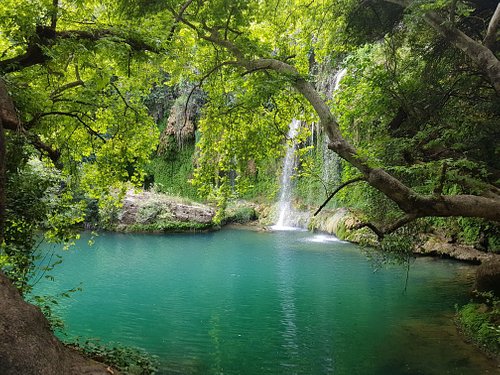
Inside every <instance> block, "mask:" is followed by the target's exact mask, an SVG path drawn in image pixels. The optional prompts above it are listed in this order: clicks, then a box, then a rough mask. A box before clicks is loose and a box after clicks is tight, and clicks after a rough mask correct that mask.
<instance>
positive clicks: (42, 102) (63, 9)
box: [0, 0, 161, 285]
mask: <svg viewBox="0 0 500 375" xmlns="http://www.w3.org/2000/svg"><path fill="white" fill-rule="evenodd" d="M153 35H154V29H153V28H152V27H151V24H148V22H146V21H144V20H132V19H127V18H126V17H125V15H124V14H123V12H121V9H120V8H119V7H117V6H115V4H114V3H113V2H106V1H105V2H102V1H85V2H76V3H75V2H71V1H58V0H54V1H51V2H48V1H45V0H39V1H34V2H33V1H21V2H19V1H10V0H8V1H4V2H2V4H1V5H0V36H1V38H0V50H1V52H0V115H1V116H0V214H1V215H0V216H1V219H0V244H1V246H2V248H1V252H0V258H1V259H2V265H3V268H4V267H7V269H10V270H15V269H17V268H16V265H15V263H16V262H17V263H19V262H18V261H19V258H18V257H17V256H18V255H19V254H21V255H22V256H21V258H22V259H24V260H26V259H32V258H31V251H32V246H33V242H32V239H33V234H34V233H35V232H36V230H38V229H40V228H44V229H49V231H48V232H45V233H46V237H49V239H52V240H57V241H62V240H67V239H68V238H71V236H74V235H75V234H74V232H72V231H70V230H69V229H71V227H73V226H74V225H75V224H78V223H79V222H81V221H82V220H83V215H84V210H83V206H82V205H80V203H79V201H78V200H77V199H76V195H81V194H85V195H86V196H87V197H90V198H98V199H100V200H101V201H106V200H109V199H111V195H110V193H112V192H113V189H114V190H115V191H120V190H122V189H123V186H124V184H123V183H124V182H127V181H131V182H132V183H135V184H137V183H139V182H140V180H141V178H142V175H143V167H144V165H145V163H146V162H147V160H148V158H149V155H150V154H151V152H152V151H154V149H155V147H156V142H157V137H158V134H157V128H156V126H155V124H154V122H153V120H152V119H151V117H150V116H149V115H148V112H147V108H146V106H145V105H144V101H143V99H144V98H145V96H146V95H147V94H148V92H149V90H150V88H151V86H152V82H153V81H154V80H155V79H157V77H158V73H159V69H158V68H156V67H155V68H151V66H152V65H155V64H156V63H157V61H156V60H155V59H156V58H157V52H159V51H160V49H161V46H160V45H159V44H158V42H157V41H155V40H154V39H153V38H152V37H153ZM9 145H10V146H11V147H9ZM21 155H24V156H23V157H20V156H21ZM18 156H19V157H18ZM33 158H40V159H41V160H42V163H43V167H41V168H42V169H44V170H47V171H49V170H54V169H57V170H58V171H54V172H49V174H52V175H54V176H55V175H57V178H56V179H53V178H50V179H49V180H50V181H49V180H44V179H43V178H42V177H41V176H38V177H40V178H38V177H37V174H36V173H35V174H33V173H31V172H30V170H32V167H31V166H30V165H29V163H28V164H27V162H28V161H29V160H30V159H33ZM9 161H12V163H11V164H10V166H9ZM14 161H16V163H17V164H15V163H14ZM20 176H21V177H22V176H32V177H30V178H31V182H30V184H25V185H24V186H26V189H27V190H26V191H25V192H26V194H24V195H21V194H15V193H16V191H17V190H19V189H17V190H16V188H18V185H19V184H21V182H20V181H21V180H22V179H21V180H20V179H19V177H20ZM23 178H24V177H23ZM14 185H15V186H14ZM42 187H43V188H42ZM40 189H41V190H40ZM30 192H38V193H37V194H36V195H33V194H31V193H30ZM33 196H36V197H37V198H36V200H35V201H31V202H28V201H27V200H29V199H30V197H33ZM23 199H24V201H23ZM21 201H22V202H21ZM37 202H40V203H43V204H42V205H38V204H37ZM30 204H31V206H30ZM33 207H38V208H40V209H39V210H38V211H36V213H35V211H34V210H32V208H33ZM22 209H24V211H21V210H22ZM34 215H36V216H34ZM28 233H31V234H29V235H28ZM26 235H28V237H29V240H26V237H25V236H26ZM68 236H69V237H68ZM23 238H24V239H25V240H22V239H23ZM5 257H6V258H5ZM16 257H17V258H16ZM16 259H17V260H16ZM21 263H22V266H21V268H24V269H25V271H26V272H22V273H21V274H22V275H23V277H22V278H23V281H22V284H23V285H25V283H26V279H27V274H28V272H27V270H26V268H28V269H29V267H31V266H32V264H33V262H32V261H31V262H29V261H28V262H27V263H26V262H24V261H22V262H21ZM18 265H20V264H18ZM17 270H18V269H17ZM18 271H19V270H18ZM14 273H15V272H14Z"/></svg>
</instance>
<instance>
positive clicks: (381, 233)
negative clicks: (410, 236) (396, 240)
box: [352, 214, 418, 241]
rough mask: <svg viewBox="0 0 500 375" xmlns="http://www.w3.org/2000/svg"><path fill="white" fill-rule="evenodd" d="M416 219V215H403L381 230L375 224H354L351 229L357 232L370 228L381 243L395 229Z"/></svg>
mask: <svg viewBox="0 0 500 375" xmlns="http://www.w3.org/2000/svg"><path fill="white" fill-rule="evenodd" d="M417 218H418V216H417V215H412V214H409V215H404V216H402V217H400V218H399V219H398V220H396V221H395V222H394V223H392V224H390V225H388V226H386V227H384V228H382V229H379V228H378V227H377V226H376V225H375V224H373V223H370V222H367V223H359V224H356V225H354V226H353V227H352V229H355V230H358V229H361V228H370V229H371V230H372V231H373V233H375V234H376V235H377V237H378V240H379V241H381V240H382V239H383V238H384V237H385V236H387V235H388V234H391V233H393V232H394V231H396V230H397V229H399V228H401V227H403V226H405V225H406V224H408V223H411V222H412V221H414V220H415V219H417Z"/></svg>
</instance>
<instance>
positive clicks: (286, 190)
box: [272, 119, 300, 230]
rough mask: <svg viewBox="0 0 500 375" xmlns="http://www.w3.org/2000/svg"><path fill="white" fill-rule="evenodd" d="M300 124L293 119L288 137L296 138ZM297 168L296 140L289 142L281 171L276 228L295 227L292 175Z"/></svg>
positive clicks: (274, 227)
mask: <svg viewBox="0 0 500 375" xmlns="http://www.w3.org/2000/svg"><path fill="white" fill-rule="evenodd" d="M299 126H300V121H299V120H295V119H294V120H292V122H291V123H290V128H289V130H288V138H289V139H292V140H293V139H294V138H295V136H296V135H297V130H298V128H299ZM294 169H295V140H294V141H293V142H292V143H288V145H287V149H286V154H285V159H284V161H283V171H282V172H281V187H280V189H281V190H280V199H279V203H278V204H279V206H278V207H279V210H278V212H279V216H278V221H277V222H276V225H273V226H272V229H274V230H287V229H288V230H290V229H293V226H292V224H293V222H292V221H291V220H290V219H291V218H292V217H293V214H294V212H293V208H292V193H293V184H292V176H293V172H294Z"/></svg>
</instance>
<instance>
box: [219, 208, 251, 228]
mask: <svg viewBox="0 0 500 375" xmlns="http://www.w3.org/2000/svg"><path fill="white" fill-rule="evenodd" d="M256 219H257V213H256V212H255V209H254V208H253V207H248V206H237V207H231V208H228V209H227V210H226V213H225V217H224V218H223V219H222V223H223V224H229V223H239V224H245V223H248V222H250V221H254V220H256Z"/></svg>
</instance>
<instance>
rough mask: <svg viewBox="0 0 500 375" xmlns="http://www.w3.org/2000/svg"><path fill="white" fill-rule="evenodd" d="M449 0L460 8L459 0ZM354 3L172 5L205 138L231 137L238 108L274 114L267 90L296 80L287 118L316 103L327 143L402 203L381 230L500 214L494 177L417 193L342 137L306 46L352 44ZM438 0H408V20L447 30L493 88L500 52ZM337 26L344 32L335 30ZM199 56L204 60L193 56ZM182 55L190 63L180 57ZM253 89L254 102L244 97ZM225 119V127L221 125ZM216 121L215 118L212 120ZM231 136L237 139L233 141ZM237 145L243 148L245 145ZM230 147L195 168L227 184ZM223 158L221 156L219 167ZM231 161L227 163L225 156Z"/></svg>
mask: <svg viewBox="0 0 500 375" xmlns="http://www.w3.org/2000/svg"><path fill="white" fill-rule="evenodd" d="M391 2H392V3H397V4H398V5H404V6H408V4H410V3H409V2H402V1H391ZM452 3H454V4H455V9H457V7H456V5H457V2H452ZM459 3H460V4H459V5H465V4H462V3H461V2H459ZM357 5H358V4H357V2H355V1H342V2H338V3H337V2H325V3H323V2H322V3H315V2H302V1H289V2H286V4H284V3H281V2H276V3H272V2H266V4H260V3H258V2H252V1H241V2H231V3H229V2H226V1H222V0H220V1H206V2H196V1H187V2H184V3H182V4H181V3H178V4H176V5H171V6H170V7H169V10H170V12H171V14H172V17H174V18H175V19H176V20H178V22H179V24H178V25H177V28H178V29H179V31H178V37H177V38H181V37H182V38H183V40H190V41H192V44H193V47H192V50H191V54H190V55H189V59H190V61H191V62H192V63H191V66H193V71H196V70H195V69H197V70H198V71H202V72H203V73H201V74H200V75H201V76H202V77H201V80H202V81H203V82H204V83H205V85H206V86H205V87H206V89H207V91H208V92H209V96H210V97H211V100H210V101H209V108H208V109H207V110H206V117H205V120H204V121H205V122H204V123H202V126H201V129H202V131H203V134H204V136H208V137H210V135H211V133H212V132H215V133H216V134H218V135H217V136H216V138H217V139H216V140H213V141H212V142H211V143H210V147H211V148H215V149H217V148H221V149H224V144H226V143H227V142H232V141H233V139H232V138H231V134H234V133H233V130H232V129H231V128H232V125H233V123H234V121H232V120H228V119H229V118H231V116H233V118H234V117H237V116H238V115H239V114H240V113H241V111H242V108H244V110H246V111H247V113H248V112H251V113H252V112H253V113H258V111H261V112H262V113H260V114H259V117H261V118H263V119H266V118H272V116H274V115H276V113H279V110H278V109H277V108H275V103H273V100H274V99H276V98H281V99H282V98H283V97H284V96H286V95H289V94H290V91H289V90H290V88H294V89H295V91H296V92H298V93H299V94H300V97H295V100H296V101H297V103H300V105H301V106H302V109H301V110H298V106H297V105H295V106H294V107H295V110H291V111H289V113H288V115H289V116H288V118H290V114H293V112H295V114H297V115H299V114H300V112H302V113H306V114H307V115H309V113H308V112H307V111H308V110H310V109H311V108H312V109H313V110H314V112H315V115H316V116H317V117H318V118H319V120H320V122H321V125H322V127H323V128H324V130H325V131H326V132H327V134H328V136H329V139H330V143H329V148H330V149H331V150H332V151H334V152H336V153H337V154H338V155H340V156H341V157H342V158H343V159H344V160H346V161H347V162H349V163H350V164H351V165H352V166H354V167H355V168H356V169H357V170H358V171H359V173H360V174H361V177H362V178H363V179H364V180H365V181H366V182H368V184H369V185H370V186H372V187H373V188H375V189H376V190H378V191H380V192H382V193H383V194H384V195H385V196H386V197H388V198H389V199H390V200H392V201H393V202H395V203H396V205H397V206H398V207H399V209H400V210H401V211H402V215H401V217H400V218H399V219H397V220H396V221H395V222H393V223H390V224H389V225H387V226H386V227H385V228H382V229H378V228H376V227H375V226H374V225H373V224H370V227H371V228H372V229H374V230H375V231H376V232H377V234H378V235H379V236H383V235H384V234H385V233H389V232H391V231H393V230H395V229H397V228H398V227H400V226H401V225H404V224H406V223H408V222H410V221H412V220H415V219H416V218H420V217H428V216H438V217H450V216H463V217H477V218H484V219H488V220H494V221H499V220H500V199H499V196H498V193H497V190H496V188H495V187H494V186H491V185H489V186H487V187H484V188H483V189H481V191H479V192H475V193H472V192H471V193H460V194H453V195H452V194H444V193H443V189H442V186H441V187H439V186H437V187H436V188H435V189H434V190H433V191H432V193H420V192H419V191H417V190H415V189H413V188H412V187H411V185H410V184H409V183H407V182H405V181H404V179H403V178H396V177H395V176H394V174H391V173H389V172H388V171H387V168H390V167H391V166H390V165H386V166H384V165H380V163H379V162H377V158H378V157H377V155H373V154H370V153H367V152H365V151H363V150H360V149H358V148H356V147H355V146H354V144H353V142H352V141H349V140H348V139H347V138H346V136H345V131H343V130H342V129H341V128H340V126H339V123H338V121H337V119H336V117H335V116H334V114H333V112H332V108H330V106H329V104H328V103H327V102H326V101H325V99H324V97H323V96H322V94H321V93H319V92H318V90H316V88H315V87H314V77H312V76H311V75H310V68H311V66H310V60H311V54H312V53H313V54H314V58H315V59H316V60H317V61H318V60H320V59H322V60H324V59H325V57H326V56H327V55H333V56H335V54H337V56H338V51H336V49H338V50H339V51H340V52H345V51H346V50H349V49H352V48H353V46H349V45H347V44H346V43H345V38H346V32H345V26H346V24H345V17H346V14H348V13H349V12H352V11H353V10H355V8H356V6H357ZM444 5H445V6H443V5H442V4H440V5H439V6H438V5H433V4H432V2H429V3H423V4H420V5H419V6H416V5H415V6H412V7H411V8H412V9H414V11H415V12H416V13H417V14H416V16H414V17H413V19H412V20H411V22H414V23H415V22H417V23H418V22H419V20H420V19H424V20H425V21H426V22H427V23H428V24H430V26H431V27H432V28H434V29H435V30H437V31H438V32H439V33H441V34H443V35H444V36H445V37H446V39H447V40H448V41H450V42H451V43H452V45H453V46H456V47H458V48H460V49H461V50H463V51H465V52H466V53H467V58H468V59H469V61H470V62H471V63H472V64H477V66H478V67H479V68H480V69H481V72H482V74H483V75H484V77H485V78H486V79H487V80H488V81H487V82H488V83H487V85H488V86H489V87H490V88H491V89H490V91H491V90H497V78H496V77H497V73H496V69H497V68H496V67H497V65H498V59H497V58H496V56H495V54H494V52H493V51H492V50H491V49H490V48H489V46H490V45H491V42H489V44H482V43H480V42H478V41H475V40H474V39H472V38H470V37H467V36H466V35H465V34H464V33H463V32H460V31H459V30H458V28H457V27H456V26H448V25H447V24H446V23H444V22H443V19H442V16H441V14H446V13H447V12H448V8H447V5H448V3H446V4H444ZM337 6H338V7H337ZM497 9H498V8H497ZM466 15H467V12H465V11H464V12H463V13H462V14H455V15H454V16H453V17H456V18H459V17H460V18H461V19H466ZM497 15H498V10H495V12H494V13H493V15H492V16H491V21H490V22H489V28H488V31H487V35H486V39H487V40H491V39H492V36H491V35H492V34H493V35H495V33H496V24H497V21H496V19H497ZM181 24H182V27H181V26H180V25H181ZM408 27H410V26H408ZM333 35H340V36H339V37H337V38H335V37H333ZM186 38H187V39H186ZM342 39H344V40H342ZM200 60H202V61H203V63H202V64H200V65H197V64H199V63H200ZM207 61H211V62H212V65H211V67H210V68H207V63H206V62H207ZM193 62H194V64H193ZM183 63H184V64H187V62H186V61H183ZM482 84H484V82H483V83H482ZM221 86H222V88H221ZM252 86H253V87H252ZM255 87H257V88H255ZM495 95H497V94H495ZM489 97H490V98H491V97H492V95H491V94H490V95H489ZM251 98H253V102H252V103H253V104H252V105H248V102H249V101H251V100H250V99H251ZM497 98H498V96H493V99H488V100H497ZM274 101H276V100H274ZM222 108H224V109H222ZM224 112H226V113H229V116H221V113H224ZM214 113H217V114H216V115H215V114H214ZM218 118H222V119H218ZM254 121H255V119H254ZM223 122H225V127H224V126H222V125H221V123H223ZM265 122H266V120H259V121H258V122H257V124H256V123H255V122H254V123H253V124H252V126H253V127H254V128H259V129H262V128H265V129H268V127H266V126H265V125H263V123H265ZM209 123H210V124H209ZM216 123H218V124H219V125H215V124H216ZM238 125H239V127H238V130H239V131H243V132H246V128H245V127H244V126H245V125H241V124H239V122H238ZM389 125H390V124H388V125H387V126H389ZM261 127H262V128H261ZM214 129H215V130H214ZM217 129H218V130H217ZM281 129H282V128H281ZM217 132H221V133H217ZM225 137H227V139H225ZM259 140H263V138H262V137H258V136H257V137H255V136H254V135H252V136H251V138H245V144H244V145H243V146H242V148H241V149H240V150H243V149H245V150H248V151H250V153H251V154H252V155H254V153H252V152H251V150H252V147H253V145H254V143H258V142H259ZM232 144H233V147H235V148H236V149H239V147H238V146H237V145H236V146H235V143H232ZM208 148H209V147H207V146H204V144H203V143H202V147H201V153H202V157H203V153H204V152H205V153H209V152H210V151H209V150H208ZM263 149H264V148H261V150H263ZM225 150H226V151H227V149H225ZM236 152H240V153H242V151H236ZM235 155H236V154H235V153H233V154H231V153H229V152H226V154H225V155H224V156H223V157H221V158H218V159H216V162H217V163H218V164H216V163H210V165H211V166H212V167H210V168H211V169H208V168H206V167H205V166H202V167H201V169H200V173H201V174H202V173H206V175H208V176H212V178H214V179H215V180H218V181H217V183H215V184H214V186H215V187H216V189H218V190H219V191H223V190H224V186H226V181H225V180H224V179H222V180H221V178H220V177H218V176H221V175H222V176H224V175H225V174H224V173H222V174H221V171H222V172H224V170H226V171H227V170H229V169H230V168H233V167H234V163H235V162H237V161H235ZM236 159H237V158H236ZM379 159H380V158H379ZM221 164H223V165H226V167H225V169H224V167H222V166H221ZM228 164H229V165H230V166H227V165H228ZM231 164H232V165H231ZM443 169H444V171H443V173H442V174H443V176H444V177H443V179H445V178H446V170H445V169H446V167H443ZM205 181H206V180H205ZM486 185H488V184H486ZM486 185H485V186H486Z"/></svg>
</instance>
